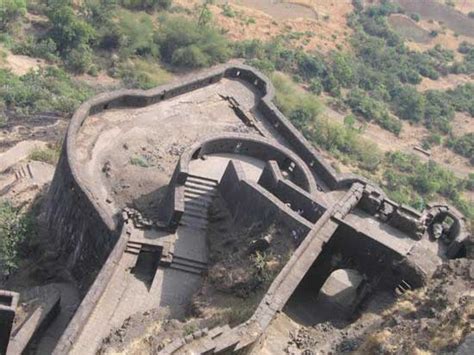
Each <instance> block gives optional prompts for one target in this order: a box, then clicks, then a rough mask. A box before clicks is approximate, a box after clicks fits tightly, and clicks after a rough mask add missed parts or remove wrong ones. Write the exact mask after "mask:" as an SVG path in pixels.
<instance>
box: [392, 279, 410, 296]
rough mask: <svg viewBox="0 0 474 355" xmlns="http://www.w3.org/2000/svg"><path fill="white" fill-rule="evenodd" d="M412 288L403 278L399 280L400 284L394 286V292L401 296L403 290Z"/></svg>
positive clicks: (406, 290)
mask: <svg viewBox="0 0 474 355" xmlns="http://www.w3.org/2000/svg"><path fill="white" fill-rule="evenodd" d="M411 290H412V287H411V285H410V284H409V283H408V282H406V281H405V280H402V281H401V282H400V284H399V285H398V286H397V287H396V288H395V293H396V294H397V295H398V296H401V295H403V294H404V293H405V292H408V291H411Z"/></svg>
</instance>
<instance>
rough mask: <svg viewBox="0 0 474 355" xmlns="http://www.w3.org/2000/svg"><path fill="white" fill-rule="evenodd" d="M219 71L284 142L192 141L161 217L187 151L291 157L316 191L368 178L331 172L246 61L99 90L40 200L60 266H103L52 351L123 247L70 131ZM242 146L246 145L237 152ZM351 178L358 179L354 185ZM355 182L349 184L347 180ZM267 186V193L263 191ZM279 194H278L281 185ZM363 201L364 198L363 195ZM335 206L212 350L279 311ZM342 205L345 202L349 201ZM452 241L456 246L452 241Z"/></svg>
mask: <svg viewBox="0 0 474 355" xmlns="http://www.w3.org/2000/svg"><path fill="white" fill-rule="evenodd" d="M224 77H226V78H234V79H235V78H238V79H240V80H244V81H246V82H247V83H249V84H250V85H252V86H253V87H254V88H256V89H257V90H258V91H259V93H260V95H261V98H260V99H259V100H258V102H257V106H256V109H257V110H259V113H260V114H261V115H260V116H261V117H262V119H264V120H266V123H267V124H268V125H269V126H271V127H273V129H274V130H275V131H276V132H277V133H278V134H279V135H280V136H281V137H283V138H284V139H285V141H286V142H287V146H288V147H289V148H290V149H287V148H284V147H282V146H279V145H277V144H276V143H273V142H271V143H270V141H268V140H267V139H265V138H260V137H257V138H254V137H251V138H249V137H248V136H245V137H244V140H243V141H242V139H243V138H242V136H239V135H228V134H223V135H220V136H216V137H214V138H212V139H210V140H208V141H206V144H202V142H201V143H198V144H197V145H196V146H194V147H192V148H191V149H190V150H189V154H188V155H184V156H183V157H182V159H181V161H180V163H179V164H178V165H177V168H176V170H175V173H174V174H173V177H172V181H171V185H172V186H173V185H175V186H176V188H175V189H170V191H171V192H169V193H168V195H167V196H166V197H165V200H164V201H165V203H166V204H167V206H168V207H170V208H169V209H168V211H170V212H169V215H166V216H165V217H166V219H168V221H171V222H173V221H174V222H175V221H176V219H177V220H178V221H179V214H180V213H181V214H182V211H183V210H184V204H183V200H184V198H183V188H182V185H183V184H184V182H185V180H186V174H187V173H188V170H187V164H189V161H190V160H191V159H192V158H195V154H198V155H199V154H201V155H203V154H204V155H205V154H213V153H218V152H221V153H222V152H226V153H229V152H232V153H235V152H236V151H235V149H236V148H237V147H239V149H238V150H239V153H241V154H244V153H247V154H249V155H251V154H253V155H258V156H260V157H261V158H262V159H263V160H266V161H269V160H275V161H277V162H278V165H279V167H280V168H282V169H286V168H287V166H286V164H288V163H290V166H291V163H294V166H293V167H292V169H293V171H294V181H293V182H294V183H295V185H297V186H299V187H300V188H302V189H303V190H306V191H308V192H310V193H313V192H314V193H316V192H317V187H318V186H317V185H316V182H315V180H314V176H317V177H318V179H319V180H320V181H322V182H323V183H324V185H325V187H326V188H327V189H330V190H335V189H343V188H348V187H351V186H352V188H353V189H354V188H355V189H359V190H361V189H363V188H364V187H365V186H367V185H368V184H369V182H368V181H367V180H366V179H364V178H362V177H359V176H356V175H351V174H347V175H346V174H337V173H336V172H335V171H334V170H333V169H332V167H331V166H330V165H329V164H328V163H326V162H325V161H324V159H323V158H322V157H321V155H320V154H319V153H318V152H317V150H316V149H315V148H313V147H312V146H311V145H310V144H309V142H308V141H306V139H305V138H304V137H303V136H302V134H301V133H300V132H298V130H297V129H296V128H295V127H294V126H293V125H292V124H291V123H290V121H289V120H288V119H286V117H285V116H284V115H283V114H282V113H281V112H280V111H279V110H278V109H277V108H276V106H275V105H274V103H273V99H274V88H273V86H272V85H271V84H270V82H269V80H268V79H267V78H266V77H265V76H264V75H263V74H261V73H259V72H258V71H255V70H254V69H252V68H250V67H247V66H243V65H240V66H235V65H224V66H220V67H216V68H214V69H212V70H209V71H206V72H203V73H202V74H199V75H195V76H193V77H192V78H191V79H185V80H183V81H180V82H178V83H174V84H171V85H165V86H162V87H159V88H156V89H152V90H148V91H141V90H121V91H117V92H113V93H108V94H102V95H99V96H97V97H95V98H93V99H91V100H89V101H87V102H85V103H84V104H83V105H81V106H80V108H79V109H78V110H77V111H76V113H75V114H74V116H73V118H72V119H71V123H70V126H69V128H68V131H67V135H66V140H65V143H64V145H63V149H62V152H61V157H60V160H59V164H58V166H57V170H56V173H55V176H54V179H53V182H52V184H51V188H50V192H49V197H48V203H47V205H46V216H47V220H48V223H49V226H50V227H51V233H52V236H53V238H54V239H55V240H56V242H57V244H58V248H57V250H58V252H59V253H60V254H61V255H63V256H65V257H67V260H68V266H69V267H70V268H71V269H72V270H73V271H74V273H75V275H76V276H78V278H79V279H82V281H83V283H84V284H85V285H89V284H90V282H91V281H92V278H93V277H94V276H95V273H96V271H97V270H98V269H99V268H100V267H101V266H103V268H102V271H101V272H100V274H99V277H98V278H97V279H96V281H95V282H94V284H93V285H92V287H91V288H90V289H89V292H88V294H87V296H86V297H85V298H84V301H83V303H82V304H81V307H80V308H79V311H78V312H77V314H76V316H75V317H74V319H73V321H72V322H71V325H70V326H69V327H68V329H67V331H66V333H65V334H64V336H63V338H62V339H61V341H60V343H59V344H58V347H57V349H58V353H61V351H63V350H64V351H65V352H67V349H68V348H69V346H70V345H71V343H72V342H73V341H74V339H75V337H76V336H77V334H78V332H80V329H81V326H82V324H84V322H87V319H88V317H89V316H90V314H91V312H92V309H93V306H94V304H95V302H97V300H98V298H100V295H101V294H102V291H103V288H104V285H105V284H106V283H107V282H108V278H109V276H110V273H111V270H113V268H114V264H113V263H105V261H106V259H107V258H108V257H109V254H110V253H111V251H112V250H114V251H113V253H112V254H110V258H111V260H112V262H113V260H115V259H116V258H118V256H119V255H120V252H121V251H123V243H118V244H117V240H121V241H123V239H122V238H121V237H119V232H120V227H121V219H120V218H119V217H118V216H116V215H113V213H112V212H111V209H110V208H109V206H107V202H106V201H102V200H100V199H99V198H98V197H97V196H96V195H95V194H94V190H93V189H92V188H91V187H92V186H94V184H97V182H96V181H92V180H91V179H90V178H88V177H87V176H86V175H85V174H84V173H83V172H82V170H81V169H82V165H81V163H80V160H79V156H78V149H77V148H78V147H77V137H78V134H79V132H80V130H81V127H82V126H83V124H84V122H85V120H86V119H87V118H88V117H89V116H90V115H92V114H96V113H98V112H101V111H104V110H109V109H111V108H118V107H144V106H147V105H151V104H155V103H157V102H160V101H163V100H166V99H169V98H171V97H175V96H177V95H180V94H183V93H186V92H190V91H193V90H196V89H199V88H202V87H205V86H207V85H211V84H213V83H215V82H217V81H219V80H221V79H222V78H224ZM242 142H245V143H247V145H244V144H242V145H240V146H238V144H239V143H242ZM242 148H246V149H248V150H247V151H246V152H244V151H242ZM260 148H263V150H260ZM244 150H245V149H244ZM286 158H290V160H289V161H286V160H285V159H286ZM358 182H359V183H361V184H355V183H358ZM355 185H357V186H356V187H354V186H355ZM254 187H255V189H260V188H261V189H262V190H265V189H264V188H263V187H261V186H259V185H258V184H255V186H254ZM359 190H357V191H355V192H354V191H352V190H351V191H352V192H349V193H348V194H350V193H353V194H357V196H359V194H362V192H361V191H359ZM374 190H376V191H378V196H377V201H378V200H384V199H385V195H384V194H383V193H382V192H380V190H379V189H378V188H374ZM268 193H269V194H270V195H271V193H270V192H268ZM279 193H282V191H280V192H279ZM270 195H269V196H268V197H269V199H270V198H272V196H270ZM273 197H274V196H273ZM275 198H276V197H275ZM370 203H372V202H370V201H369V204H370ZM342 207H344V206H340V205H338V204H336V205H334V206H333V207H332V208H330V209H329V210H327V211H326V212H325V213H324V214H323V215H322V216H321V218H319V219H317V221H316V223H315V224H314V225H312V229H311V231H310V232H309V234H308V236H307V237H306V238H305V239H304V240H303V242H302V244H301V245H300V246H299V248H298V249H297V251H296V252H295V254H294V255H293V257H292V258H291V260H290V262H289V263H288V264H287V265H285V267H284V268H283V270H282V272H280V274H279V275H278V276H277V278H276V279H275V281H274V282H273V283H272V285H271V287H270V289H269V291H268V292H267V294H266V296H265V297H264V299H263V300H262V303H261V305H260V307H259V308H258V309H257V312H256V313H255V314H254V315H253V316H252V318H251V320H250V321H249V322H247V323H245V324H242V325H240V326H238V327H236V328H234V329H232V330H231V331H230V332H229V334H227V335H225V336H224V337H220V338H219V339H220V340H219V341H218V343H219V344H216V346H217V348H216V349H217V350H219V346H221V347H222V348H221V349H220V350H222V349H224V348H225V346H230V347H232V348H235V349H237V350H238V349H239V347H245V346H248V345H249V344H251V343H252V342H253V341H255V339H256V338H257V337H258V336H259V335H260V334H261V332H262V331H263V330H264V329H265V327H266V326H267V325H268V323H269V322H270V320H271V319H272V317H273V315H274V314H275V312H277V311H279V310H281V308H282V307H283V305H284V303H285V302H286V300H287V299H288V297H289V295H290V294H291V292H292V291H293V290H294V288H295V287H296V286H297V284H298V282H299V281H300V280H301V278H302V276H304V274H305V272H306V271H307V269H308V268H309V267H310V266H311V264H312V262H313V261H314V258H315V257H316V256H317V255H318V253H319V251H320V250H321V249H322V247H323V245H324V243H325V242H326V241H327V239H328V238H329V237H330V235H331V234H332V233H333V232H334V230H335V228H337V224H336V223H335V222H334V221H333V220H332V219H331V217H332V216H333V215H336V214H335V213H339V214H341V213H342V212H341V211H342V210H341V211H339V209H341V208H342ZM379 207H380V205H378V207H377V210H376V211H379ZM350 208H352V205H351V207H350ZM418 217H419V216H418V215H416V216H415V217H414V219H418ZM460 226H461V227H459V228H458V229H457V232H456V235H454V236H453V238H454V240H455V241H456V243H458V242H459V243H462V242H463V241H464V239H465V238H466V235H467V234H466V233H465V228H464V229H463V227H462V226H463V224H460ZM459 243H458V244H456V245H459ZM114 247H115V249H114ZM453 248H454V247H453ZM237 345H238V346H237ZM235 346H237V347H235ZM63 353H64V352H63Z"/></svg>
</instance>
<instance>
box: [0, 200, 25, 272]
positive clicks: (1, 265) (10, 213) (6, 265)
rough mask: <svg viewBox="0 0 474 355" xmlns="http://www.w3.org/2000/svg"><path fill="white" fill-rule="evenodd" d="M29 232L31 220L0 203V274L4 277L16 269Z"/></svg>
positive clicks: (9, 206) (6, 204)
mask: <svg viewBox="0 0 474 355" xmlns="http://www.w3.org/2000/svg"><path fill="white" fill-rule="evenodd" d="M31 232H32V220H31V219H30V218H29V217H27V216H24V215H22V214H21V213H20V212H19V211H18V210H17V209H15V208H13V207H12V206H11V205H10V204H9V203H8V202H2V201H0V273H2V274H3V275H4V276H6V275H9V274H10V273H11V272H12V271H14V270H15V269H16V268H17V267H18V262H19V259H20V257H19V254H20V247H21V244H22V243H24V242H25V241H26V239H27V237H28V235H29V234H30V233H31Z"/></svg>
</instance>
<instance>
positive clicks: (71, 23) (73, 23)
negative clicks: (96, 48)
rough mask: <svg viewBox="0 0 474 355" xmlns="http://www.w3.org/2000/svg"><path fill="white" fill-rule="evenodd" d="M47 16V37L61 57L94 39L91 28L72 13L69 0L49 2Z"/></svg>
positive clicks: (93, 32)
mask: <svg viewBox="0 0 474 355" xmlns="http://www.w3.org/2000/svg"><path fill="white" fill-rule="evenodd" d="M47 16H48V18H49V21H50V22H51V30H50V32H49V37H50V38H51V39H52V40H53V41H54V42H55V43H56V46H57V49H58V51H59V52H60V53H61V54H62V55H67V54H68V52H69V51H70V50H72V49H78V48H80V47H81V46H85V45H89V44H90V43H91V42H92V40H93V39H94V36H95V31H94V29H93V27H92V26H91V25H89V24H88V23H87V22H86V21H85V20H84V19H82V18H81V17H80V16H79V15H78V14H76V13H75V12H74V10H73V8H72V6H71V1H70V0H49V2H48V11H47Z"/></svg>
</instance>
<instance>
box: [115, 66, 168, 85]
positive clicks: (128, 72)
mask: <svg viewBox="0 0 474 355" xmlns="http://www.w3.org/2000/svg"><path fill="white" fill-rule="evenodd" d="M116 74H117V76H118V77H120V78H121V79H122V81H123V83H124V85H125V86H126V87H127V88H135V89H151V88H153V87H156V86H158V85H162V84H164V83H166V82H168V81H169V80H170V75H169V73H168V72H167V71H166V70H164V69H163V68H162V67H161V66H160V65H159V64H158V63H154V62H151V61H147V60H142V59H134V60H129V61H127V62H125V63H121V64H120V65H119V67H118V72H117V73H116Z"/></svg>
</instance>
